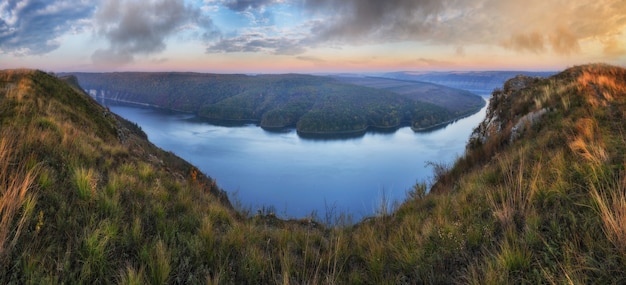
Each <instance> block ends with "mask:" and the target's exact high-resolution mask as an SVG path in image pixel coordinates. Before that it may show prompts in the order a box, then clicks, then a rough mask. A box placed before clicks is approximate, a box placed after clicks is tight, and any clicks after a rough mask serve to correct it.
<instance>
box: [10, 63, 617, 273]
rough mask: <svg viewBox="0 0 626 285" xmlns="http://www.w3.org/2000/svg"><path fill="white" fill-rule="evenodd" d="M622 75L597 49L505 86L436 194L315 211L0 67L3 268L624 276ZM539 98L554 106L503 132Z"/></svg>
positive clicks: (62, 90)
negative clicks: (295, 212) (234, 198)
mask: <svg viewBox="0 0 626 285" xmlns="http://www.w3.org/2000/svg"><path fill="white" fill-rule="evenodd" d="M625 80H626V71H625V70H624V69H621V68H616V67H610V66H602V65H590V66H582V67H575V68H572V69H569V70H567V71H565V72H563V73H561V74H558V75H556V76H554V77H552V78H550V79H545V80H542V79H532V80H528V81H529V82H530V84H531V85H529V86H528V88H526V89H522V90H517V91H515V90H512V89H507V88H504V89H503V90H500V91H498V92H501V93H497V94H500V95H499V97H498V99H496V100H495V101H492V104H493V106H496V107H497V108H495V107H494V108H493V111H494V112H500V113H499V114H500V115H501V116H499V118H500V120H502V121H501V123H502V126H503V129H502V132H501V133H500V134H497V135H494V136H491V137H489V138H488V140H487V141H485V142H480V143H476V142H475V143H474V144H472V145H471V146H470V147H469V149H468V151H467V153H466V154H465V155H464V156H462V157H460V158H459V159H458V160H457V161H456V163H454V165H450V167H445V169H443V170H441V171H439V173H437V178H438V179H437V180H436V181H434V182H435V184H434V187H433V190H431V192H430V193H429V194H426V192H427V187H426V185H425V184H423V183H417V184H416V185H415V187H413V189H408V190H409V195H408V197H407V200H406V201H405V202H404V203H402V204H401V205H398V206H397V208H392V207H389V205H387V204H386V203H381V205H384V207H381V210H380V213H381V215H379V216H377V217H372V218H369V219H366V220H364V221H361V222H358V223H356V224H352V223H346V222H342V213H334V212H333V209H332V208H330V209H328V213H327V215H325V220H326V221H327V222H328V223H327V224H323V223H318V222H316V221H315V220H310V219H301V220H281V219H278V218H277V217H276V216H275V215H273V214H272V213H271V211H265V212H263V213H261V214H259V215H251V214H250V213H245V212H238V211H235V210H234V209H233V207H232V206H231V204H230V203H229V202H228V201H227V200H225V199H224V193H223V192H222V191H221V190H220V189H219V187H218V186H217V185H216V184H215V181H214V180H212V179H210V178H209V177H206V176H205V175H204V174H202V173H199V172H198V171H197V169H196V168H195V167H193V166H191V165H189V164H188V163H186V162H184V161H182V160H181V159H179V158H177V157H175V156H174V155H173V154H171V153H167V152H164V151H162V150H160V149H158V148H157V147H155V146H153V145H152V144H150V143H149V142H147V141H146V140H145V134H143V133H142V132H140V130H139V129H138V128H137V127H136V126H133V125H132V124H130V123H128V122H126V121H124V120H122V119H120V118H117V117H115V116H113V115H106V116H105V115H104V113H105V112H103V111H104V110H103V109H102V108H101V107H99V106H98V105H97V103H95V102H93V101H91V100H89V98H88V97H86V96H84V95H83V94H80V93H77V91H76V90H75V89H74V88H73V87H71V86H67V85H66V84H64V83H62V82H60V81H58V80H57V79H56V78H54V77H51V76H49V75H48V74H45V73H41V72H36V71H10V72H0V110H1V111H2V112H0V122H1V126H0V127H1V129H2V131H1V135H2V136H0V185H1V186H2V188H1V189H0V190H2V191H3V192H2V193H1V195H0V211H2V212H1V213H2V215H0V246H1V247H0V250H1V251H0V283H3V284H4V283H32V284H60V283H68V284H78V283H90V284H91V283H93V284H109V283H124V284H145V283H153V284H163V283H186V284H204V283H208V284H268V283H269V284H275V283H282V284H380V283H383V284H413V283H418V284H419V283H430V284H432V283H444V284H450V283H467V284H506V283H533V284H535V283H548V284H561V283H568V284H578V283H580V284H586V283H602V284H607V283H608V284H613V283H623V282H624V280H626V270H625V268H626V249H625V248H626V241H625V240H624V238H623V237H624V233H625V232H626V230H625V227H626V224H624V223H623V220H624V208H625V207H626V206H625V204H626V202H625V201H626V199H625V198H624V194H623V193H624V184H625V182H624V176H625V175H624V174H625V173H626V170H625V169H624V168H625V166H624V165H625V163H626V160H625V159H624V157H625V155H626V148H625V147H624V136H623V133H624V128H625V127H626V126H625V125H624V123H623V122H624V114H625V113H626V110H625V109H626V87H625V86H626V82H624V81H625ZM6 82H10V83H11V84H12V85H11V86H15V87H14V88H12V89H7V88H5V86H6V85H7V84H8V83H6ZM70 102H72V104H74V105H72V106H74V107H72V108H70V107H67V106H69V105H68V104H70ZM539 108H550V109H551V111H550V112H549V113H547V114H546V115H544V117H543V119H542V120H540V121H539V122H537V123H536V124H535V125H533V126H530V127H528V128H526V129H525V130H524V132H523V134H522V135H521V136H520V137H519V138H518V139H517V140H514V141H511V140H510V139H509V136H508V135H509V133H510V127H512V126H514V125H515V124H516V121H515V120H516V119H517V118H520V117H523V115H525V114H524V112H534V111H537V109H539ZM120 133H124V134H125V136H124V137H123V138H120V137H118V134H120ZM381 200H384V199H381Z"/></svg>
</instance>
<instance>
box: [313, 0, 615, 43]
mask: <svg viewBox="0 0 626 285" xmlns="http://www.w3.org/2000/svg"><path fill="white" fill-rule="evenodd" d="M303 7H304V8H305V9H307V11H309V12H310V13H311V14H313V15H316V17H317V21H316V22H315V23H314V24H313V26H312V28H311V36H310V39H311V41H312V42H315V43H321V44H371V43H381V42H401V41H416V42H422V43H430V44H437V45H439V44H443V45H452V46H464V45H472V44H480V45H494V46H501V47H504V48H506V49H510V50H514V51H518V52H523V53H525V52H530V53H546V52H552V53H556V54H565V55H567V54H572V53H577V52H580V51H581V46H580V45H581V42H583V41H606V38H607V37H612V36H613V35H614V34H617V33H619V32H621V31H623V30H624V29H625V28H626V12H625V11H626V1H623V0H598V1H591V2H590V1H588V0H571V1H567V3H563V2H560V1H544V0H526V1H519V0H420V1H416V0H385V1H380V0H303ZM611 51H613V50H612V49H607V52H611Z"/></svg>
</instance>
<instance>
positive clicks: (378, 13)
mask: <svg viewBox="0 0 626 285" xmlns="http://www.w3.org/2000/svg"><path fill="white" fill-rule="evenodd" d="M593 62H605V63H609V64H614V65H620V66H626V0H0V69H7V68H36V69H41V70H44V71H53V72H71V71H104V72H110V71H195V72H214V73H286V72H300V73H328V72H387V71H406V70H420V71H428V70H432V71H436V70H561V69H564V68H567V67H570V66H574V65H579V64H586V63H593Z"/></svg>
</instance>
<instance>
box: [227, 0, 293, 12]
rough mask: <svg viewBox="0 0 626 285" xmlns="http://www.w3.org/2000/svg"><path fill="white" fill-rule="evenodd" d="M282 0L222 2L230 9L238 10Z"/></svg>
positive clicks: (232, 0)
mask: <svg viewBox="0 0 626 285" xmlns="http://www.w3.org/2000/svg"><path fill="white" fill-rule="evenodd" d="M281 2H283V1H282V0H224V1H222V4H223V5H224V6H226V7H227V8H228V9H231V10H233V11H237V12H243V11H246V10H251V9H252V10H256V9H260V8H263V7H266V6H269V5H272V4H276V3H281Z"/></svg>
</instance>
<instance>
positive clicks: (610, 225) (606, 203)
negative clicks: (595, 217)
mask: <svg viewBox="0 0 626 285" xmlns="http://www.w3.org/2000/svg"><path fill="white" fill-rule="evenodd" d="M613 180H614V181H610V182H608V183H602V184H601V185H600V186H599V188H600V189H598V187H596V186H594V185H591V196H592V198H593V200H594V201H595V203H596V205H597V208H598V212H599V214H600V218H601V219H602V224H603V231H604V233H605V235H606V237H607V239H608V240H609V241H611V243H612V244H613V245H614V246H615V248H616V249H617V250H618V251H619V252H620V253H621V254H622V255H626V193H625V191H626V178H625V177H623V176H622V177H620V176H617V177H615V178H613Z"/></svg>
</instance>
